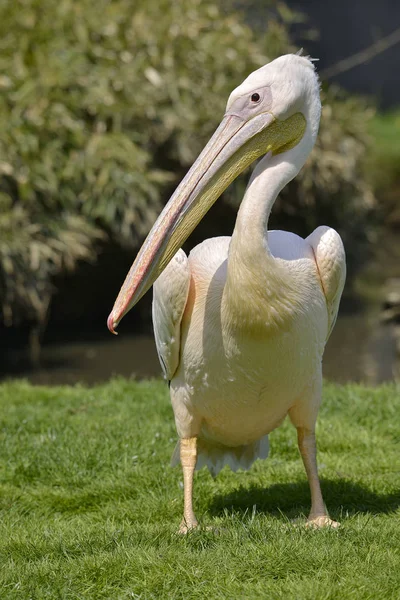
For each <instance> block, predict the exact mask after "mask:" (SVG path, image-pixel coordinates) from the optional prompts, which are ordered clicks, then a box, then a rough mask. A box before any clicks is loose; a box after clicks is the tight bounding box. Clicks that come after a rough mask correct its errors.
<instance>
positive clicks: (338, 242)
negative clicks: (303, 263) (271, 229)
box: [306, 227, 346, 340]
mask: <svg viewBox="0 0 400 600" xmlns="http://www.w3.org/2000/svg"><path fill="white" fill-rule="evenodd" d="M306 241H307V242H308V243H309V244H310V246H311V248H312V249H313V252H314V257H315V262H316V264H317V268H318V273H319V277H320V280H321V286H322V290H323V292H324V294H325V298H326V304H327V307H328V335H327V337H326V339H327V340H328V338H329V336H330V334H331V333H332V329H333V327H334V325H335V323H336V317H337V314H338V310H339V303H340V298H341V296H342V292H343V287H344V282H345V280H346V255H345V251H344V247H343V242H342V239H341V237H340V235H339V234H338V233H337V232H336V231H335V230H334V229H331V228H330V227H318V228H317V229H316V230H315V231H313V232H312V234H311V235H309V236H308V238H306Z"/></svg>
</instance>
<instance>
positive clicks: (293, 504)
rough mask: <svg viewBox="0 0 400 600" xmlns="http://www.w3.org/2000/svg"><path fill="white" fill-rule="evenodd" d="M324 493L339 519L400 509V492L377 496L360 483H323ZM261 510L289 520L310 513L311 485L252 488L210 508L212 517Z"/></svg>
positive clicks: (220, 497)
mask: <svg viewBox="0 0 400 600" xmlns="http://www.w3.org/2000/svg"><path fill="white" fill-rule="evenodd" d="M321 486H322V493H323V495H324V500H325V503H326V506H327V507H328V510H329V513H330V514H331V516H333V517H336V518H337V517H338V516H339V515H340V514H341V513H342V512H343V511H346V512H349V513H360V512H361V513H372V514H382V513H386V514H389V513H392V512H394V511H395V510H396V509H397V508H398V507H399V506H400V492H399V491H396V492H393V493H390V494H376V493H374V492H371V491H370V490H369V489H368V488H367V487H364V486H362V485H360V484H358V483H352V482H350V481H345V480H340V481H334V480H323V481H322V482H321ZM253 506H256V507H257V512H259V513H260V512H261V513H270V514H275V515H276V514H281V513H283V514H285V515H287V516H288V517H289V518H292V517H293V516H296V515H298V514H299V513H304V514H308V512H309V510H310V490H309V487H308V483H307V482H301V483H285V484H284V483H276V484H273V485H270V486H268V485H266V487H261V486H251V487H248V488H244V487H240V488H239V489H237V490H235V491H233V492H230V493H228V494H219V495H217V496H215V497H214V499H213V501H212V503H211V504H210V506H209V512H210V513H211V514H212V515H216V516H217V515H223V514H224V513H225V511H226V510H233V511H234V512H238V513H245V512H248V511H249V510H250V511H251V509H252V508H253Z"/></svg>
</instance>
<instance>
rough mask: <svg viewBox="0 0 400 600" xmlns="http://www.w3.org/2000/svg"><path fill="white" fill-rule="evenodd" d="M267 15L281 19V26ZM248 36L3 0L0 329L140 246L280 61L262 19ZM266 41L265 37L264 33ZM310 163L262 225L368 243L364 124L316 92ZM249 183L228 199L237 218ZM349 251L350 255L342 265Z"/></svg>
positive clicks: (275, 27)
mask: <svg viewBox="0 0 400 600" xmlns="http://www.w3.org/2000/svg"><path fill="white" fill-rule="evenodd" d="M278 9H279V10H278ZM269 10H270V12H269V16H268V19H267V22H266V23H265V27H263V28H262V29H261V30H259V31H258V32H257V33H255V32H253V31H252V29H251V28H250V27H249V26H248V25H247V24H246V23H245V20H244V16H243V15H242V14H241V13H240V12H232V11H231V10H228V9H227V4H226V3H224V5H223V6H222V8H221V6H218V5H217V4H216V3H215V2H204V1H200V0H135V2H132V1H131V0H113V2H109V1H107V0H60V1H58V2H54V1H53V0H4V1H3V2H2V3H1V5H0V89H1V94H0V298H1V308H2V315H3V320H4V322H5V323H6V324H13V323H16V322H18V320H21V319H31V320H34V321H35V320H37V321H43V320H44V319H45V315H46V311H47V307H48V304H49V302H50V299H51V295H52V293H53V281H54V277H55V275H57V274H60V273H62V272H64V271H65V270H68V269H72V268H73V267H74V266H75V265H76V263H77V261H82V260H84V261H89V260H95V259H96V256H98V253H99V252H100V251H101V248H102V240H104V239H106V238H108V239H111V240H113V242H115V243H118V244H120V245H121V246H132V247H134V246H137V245H138V243H139V242H140V241H141V239H142V238H143V237H144V235H145V234H146V233H147V231H148V229H149V227H150V225H151V224H152V222H153V221H154V219H155V217H156V215H157V213H158V212H159V210H160V207H161V205H162V203H163V202H165V201H166V200H167V193H168V192H169V191H170V189H171V186H172V185H174V184H175V183H177V181H178V180H179V178H180V177H181V176H182V174H183V173H184V172H185V170H186V169H187V168H188V166H189V165H190V164H191V163H192V161H193V160H194V158H195V157H196V155H197V154H198V153H199V151H200V150H201V148H202V147H203V145H204V143H205V142H206V141H207V139H208V137H209V136H210V134H211V133H212V131H213V130H214V129H215V127H216V126H217V124H218V122H219V119H220V118H221V116H222V114H223V110H224V106H225V102H226V99H227V97H228V94H229V92H230V91H231V90H232V88H233V87H235V86H236V85H237V84H239V83H240V82H241V80H242V79H243V78H244V77H245V76H246V75H247V74H248V73H249V72H250V71H251V70H253V69H254V68H256V67H259V66H260V65H262V64H264V63H265V62H267V61H268V60H270V59H272V58H274V57H275V56H276V55H279V54H281V53H286V52H288V51H291V50H292V49H293V47H292V46H291V43H290V39H289V25H290V23H291V21H292V20H293V19H294V18H295V15H293V13H291V12H290V11H289V10H288V9H287V8H286V7H285V6H284V5H282V4H279V5H278V6H276V5H275V4H274V3H271V7H270V9H269ZM260 31H262V33H260ZM324 103H325V106H324V111H323V118H322V123H321V133H320V136H319V138H318V142H317V148H316V150H315V151H314V153H313V155H312V157H311V159H310V160H309V162H308V164H307V167H306V168H305V169H304V170H303V171H302V173H301V176H300V177H299V178H297V180H296V181H295V182H293V183H292V184H291V186H289V188H288V190H287V191H286V192H285V193H284V194H283V197H282V199H281V200H280V202H279V203H278V205H277V210H276V211H275V213H274V218H275V219H278V220H285V223H289V224H290V221H291V220H293V221H295V222H296V223H298V228H299V229H300V230H303V229H304V230H305V231H306V230H308V231H309V229H311V228H312V227H314V226H316V225H317V224H319V223H321V222H327V223H329V224H332V225H333V226H335V225H337V226H339V225H340V227H339V229H340V231H341V233H342V234H343V235H344V237H345V238H346V237H348V238H352V236H354V231H355V230H357V231H361V232H362V233H363V235H364V233H365V232H368V229H367V227H366V216H367V215H368V213H369V211H370V209H371V207H372V206H373V204H374V199H373V195H372V193H371V190H370V188H369V187H368V185H367V184H366V183H365V181H364V179H363V177H362V167H363V160H364V155H365V151H366V147H367V144H368V139H367V134H366V132H367V125H368V123H367V122H368V119H369V117H370V111H369V110H368V109H367V108H366V107H365V106H364V105H363V104H360V102H358V101H357V100H355V99H352V98H347V99H346V98H343V97H341V96H340V94H339V93H338V92H337V91H335V90H327V91H325V92H324ZM244 181H245V179H243V178H242V179H239V181H238V182H237V184H236V186H234V187H233V188H232V189H231V190H230V191H229V192H228V193H227V194H226V197H225V201H228V202H230V203H232V202H233V203H237V202H238V199H239V198H241V195H242V192H243V190H244ZM354 248H356V246H353V245H352V247H351V253H352V252H353V249H354Z"/></svg>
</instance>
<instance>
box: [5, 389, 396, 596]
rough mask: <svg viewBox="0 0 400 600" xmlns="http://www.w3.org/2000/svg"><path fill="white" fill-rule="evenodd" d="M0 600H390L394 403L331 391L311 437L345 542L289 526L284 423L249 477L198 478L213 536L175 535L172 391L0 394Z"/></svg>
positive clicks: (289, 458)
mask: <svg viewBox="0 0 400 600" xmlns="http://www.w3.org/2000/svg"><path fill="white" fill-rule="evenodd" d="M0 405H1V407H0V419H1V425H0V436H1V438H0V449H1V450H0V457H1V458H0V480H1V501H0V502H1V504H0V509H1V519H0V563H1V569H0V599H1V600H6V599H8V598H22V599H37V600H41V599H45V598H50V599H58V598H60V599H61V598H62V599H64V598H65V599H67V598H68V599H82V600H88V599H95V600H100V599H103V598H110V599H128V598H143V599H147V598H162V599H164V598H165V599H169V598H173V599H177V598H178V599H185V600H186V599H192V598H195V599H200V598H201V599H204V598H206V599H214V598H219V599H226V598H229V599H235V598H243V599H249V600H253V599H258V598H260V599H274V598H282V599H283V598H284V599H296V600H306V599H310V600H311V599H312V600H327V599H332V600H333V599H334V600H343V599H349V598H352V599H357V600H358V599H365V598H370V599H371V600H372V599H374V600H376V599H381V598H382V599H385V600H388V599H392V598H393V599H399V598H400V508H399V505H400V388H399V387H398V386H397V387H396V386H395V385H392V386H385V387H380V388H376V389H368V388H363V387H360V386H355V385H351V386H350V385H349V386H345V387H338V386H333V385H326V386H325V391H324V402H323V407H322V409H321V412H320V419H319V426H318V430H317V435H318V445H319V463H320V472H321V476H322V487H323V491H324V495H325V500H326V502H327V505H328V507H329V509H330V513H331V515H332V517H333V518H335V519H337V520H339V521H341V523H342V526H341V528H340V529H339V530H323V531H310V530H307V529H305V528H304V527H303V526H302V525H294V524H293V523H292V519H294V518H296V517H299V516H301V515H305V514H306V513H307V511H308V509H309V492H308V485H307V483H306V478H305V473H304V470H303V467H302V464H301V461H300V458H299V456H298V451H297V447H296V441H295V440H296V435H295V430H294V429H293V427H292V426H291V425H290V423H288V422H285V423H284V425H283V426H282V427H281V428H280V429H279V430H277V431H276V432H274V433H273V434H272V435H271V455H270V458H269V459H268V460H266V461H264V462H260V461H258V462H257V463H256V464H255V465H254V466H253V468H252V469H251V471H249V472H243V473H237V474H234V473H232V472H231V471H229V470H228V469H224V471H223V472H222V474H221V475H220V476H219V477H218V478H217V479H216V480H213V479H212V478H211V477H210V475H209V474H208V473H207V472H206V471H204V470H203V471H201V472H199V473H197V475H196V481H195V506H196V510H197V515H198V517H200V518H201V521H202V523H203V524H204V525H213V526H215V528H216V529H217V532H215V531H207V530H203V531H199V532H194V533H191V534H190V535H188V536H186V537H185V536H183V537H182V536H178V535H177V534H176V531H177V529H178V526H179V522H180V519H181V511H182V489H181V488H182V483H181V480H182V477H181V472H180V470H179V469H170V468H169V466H168V463H169V457H170V455H171V453H172V450H173V447H174V445H175V439H176V434H175V429H174V423H173V417H172V410H171V408H170V405H169V399H168V392H167V388H166V385H165V384H164V383H163V382H160V381H153V382H143V383H135V382H132V381H126V380H121V379H116V380H114V381H112V382H111V383H109V384H108V385H103V386H99V387H96V388H91V389H88V388H84V387H59V388H43V387H42V388H40V387H32V386H30V385H28V384H26V383H8V384H4V385H2V386H0Z"/></svg>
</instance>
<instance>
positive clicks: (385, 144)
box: [366, 109, 400, 227]
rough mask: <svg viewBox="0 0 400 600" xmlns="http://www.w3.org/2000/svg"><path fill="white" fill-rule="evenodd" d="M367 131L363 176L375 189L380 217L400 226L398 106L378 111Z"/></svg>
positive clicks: (399, 125)
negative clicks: (367, 146)
mask: <svg viewBox="0 0 400 600" xmlns="http://www.w3.org/2000/svg"><path fill="white" fill-rule="evenodd" d="M369 132H370V136H371V138H372V143H371V144H370V150H369V153H368V157H367V162H366V179H367V180H368V181H369V182H370V183H371V185H372V186H373V188H374V189H375V190H376V195H377V197H378V198H379V202H378V209H379V213H380V216H381V219H382V221H383V222H384V223H385V224H389V225H392V226H396V227H400V202H399V198H400V143H399V132H400V109H397V110H393V111H390V112H387V113H377V114H376V115H375V116H374V118H373V119H372V120H371V121H370V125H369Z"/></svg>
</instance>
